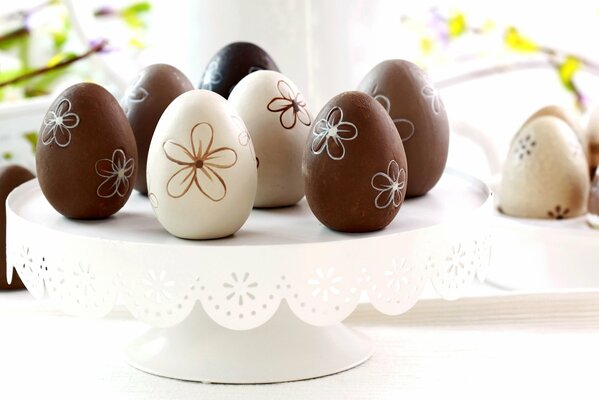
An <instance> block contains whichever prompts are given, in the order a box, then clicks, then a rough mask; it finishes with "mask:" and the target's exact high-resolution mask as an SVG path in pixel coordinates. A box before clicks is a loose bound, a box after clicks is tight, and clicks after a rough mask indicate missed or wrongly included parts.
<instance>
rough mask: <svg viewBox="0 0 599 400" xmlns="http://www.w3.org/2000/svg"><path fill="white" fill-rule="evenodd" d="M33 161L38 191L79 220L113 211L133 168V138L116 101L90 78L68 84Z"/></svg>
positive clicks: (132, 177)
mask: <svg viewBox="0 0 599 400" xmlns="http://www.w3.org/2000/svg"><path fill="white" fill-rule="evenodd" d="M36 162H37V176H38V179H39V183H40V187H41V189H42V192H43V193H44V195H45V196H46V198H47V199H48V202H49V203H50V204H51V205H52V206H53V207H54V208H55V209H56V211H58V212H59V213H61V214H63V215H64V216H66V217H70V218H80V219H100V218H106V217H109V216H110V215H112V214H114V213H116V212H117V211H118V210H120V209H121V207H123V205H125V203H126V202H127V200H128V198H129V196H130V195H131V191H132V190H133V185H134V183H135V171H136V170H137V149H136V145H135V138H134V137H133V132H132V131H131V127H130V126H129V122H128V121H127V117H126V116H125V113H124V112H123V110H122V109H121V107H120V105H119V102H118V101H117V100H116V99H115V98H114V97H113V96H112V95H111V94H110V93H109V92H108V91H106V89H104V88H103V87H101V86H99V85H96V84H94V83H79V84H77V85H74V86H71V87H69V88H68V89H66V90H65V91H64V92H62V93H61V94H60V95H59V96H58V97H57V98H56V100H54V102H53V103H52V104H51V105H50V108H49V110H48V112H47V113H46V115H45V117H44V120H43V122H42V126H41V128H40V135H39V138H38V143H37V152H36Z"/></svg>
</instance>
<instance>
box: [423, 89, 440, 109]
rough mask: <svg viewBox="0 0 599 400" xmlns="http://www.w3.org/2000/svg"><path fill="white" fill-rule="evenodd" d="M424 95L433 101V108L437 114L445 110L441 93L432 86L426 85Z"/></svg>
mask: <svg viewBox="0 0 599 400" xmlns="http://www.w3.org/2000/svg"><path fill="white" fill-rule="evenodd" d="M422 95H423V96H424V97H426V98H428V99H430V101H431V107H432V109H433V112H434V113H435V114H437V115H438V114H439V113H440V112H441V109H442V108H443V101H441V96H439V91H438V90H437V89H436V88H434V87H433V86H430V85H425V86H424V87H423V88H422Z"/></svg>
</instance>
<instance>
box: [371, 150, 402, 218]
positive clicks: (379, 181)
mask: <svg viewBox="0 0 599 400" xmlns="http://www.w3.org/2000/svg"><path fill="white" fill-rule="evenodd" d="M371 185H372V188H373V189H375V190H376V191H378V192H379V194H378V195H377V196H376V198H375V199H374V205H375V206H376V208H378V209H384V208H387V207H389V206H390V205H391V204H393V206H394V207H399V206H400V205H401V203H402V201H403V193H402V191H403V190H404V188H405V187H406V171H405V170H404V169H403V168H399V165H398V164H397V161H395V160H391V161H390V162H389V165H388V166H387V173H384V172H378V173H376V174H374V176H373V177H372V180H371Z"/></svg>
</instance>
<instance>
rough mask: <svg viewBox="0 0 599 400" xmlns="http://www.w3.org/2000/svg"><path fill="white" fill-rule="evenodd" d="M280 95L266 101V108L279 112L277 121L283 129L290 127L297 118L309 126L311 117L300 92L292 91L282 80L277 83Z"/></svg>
mask: <svg viewBox="0 0 599 400" xmlns="http://www.w3.org/2000/svg"><path fill="white" fill-rule="evenodd" d="M277 89H278V90H279V94H280V95H281V96H280V97H275V98H274V99H272V100H271V101H270V103H268V106H267V108H268V110H269V111H272V112H278V113H280V116H279V121H280V122H281V125H282V126H283V128H285V129H292V128H293V127H294V126H295V124H296V123H297V121H298V120H299V121H300V122H301V123H302V124H304V125H306V126H310V124H311V123H312V119H311V118H310V114H309V113H308V110H307V109H306V101H305V100H304V96H302V94H301V93H300V92H297V93H294V92H293V89H292V88H291V86H289V84H288V83H287V82H285V81H283V80H280V81H279V82H278V83H277Z"/></svg>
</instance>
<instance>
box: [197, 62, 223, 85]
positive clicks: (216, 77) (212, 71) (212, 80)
mask: <svg viewBox="0 0 599 400" xmlns="http://www.w3.org/2000/svg"><path fill="white" fill-rule="evenodd" d="M222 80H223V76H222V74H221V73H220V72H219V71H218V62H217V61H211V62H210V64H208V67H206V71H205V72H204V76H202V89H206V90H212V88H213V86H214V85H218V84H219V83H221V81H222Z"/></svg>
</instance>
